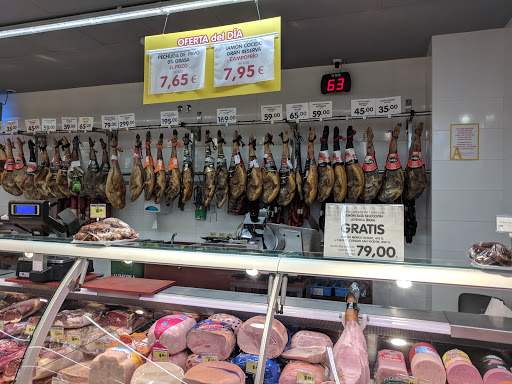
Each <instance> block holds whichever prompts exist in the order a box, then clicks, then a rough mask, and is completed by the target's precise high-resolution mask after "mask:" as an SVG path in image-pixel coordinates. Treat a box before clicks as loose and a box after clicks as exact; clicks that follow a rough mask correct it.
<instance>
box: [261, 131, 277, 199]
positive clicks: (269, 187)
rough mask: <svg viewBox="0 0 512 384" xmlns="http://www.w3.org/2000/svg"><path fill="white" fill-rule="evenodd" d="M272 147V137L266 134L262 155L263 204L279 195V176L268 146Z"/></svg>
mask: <svg viewBox="0 0 512 384" xmlns="http://www.w3.org/2000/svg"><path fill="white" fill-rule="evenodd" d="M271 144H272V145H274V143H273V142H272V135H271V134H270V133H268V132H267V134H266V135H265V142H264V145H265V153H264V155H263V170H262V173H263V194H262V196H261V200H262V201H263V202H264V203H265V204H270V203H271V202H273V201H274V200H275V198H276V197H277V195H278V194H279V187H280V182H279V175H278V172H277V166H276V162H275V161H274V157H273V156H272V151H271V150H270V145H271Z"/></svg>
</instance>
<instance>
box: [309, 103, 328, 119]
mask: <svg viewBox="0 0 512 384" xmlns="http://www.w3.org/2000/svg"><path fill="white" fill-rule="evenodd" d="M309 115H310V116H311V118H313V119H320V121H322V119H323V118H325V117H332V101H316V102H311V103H309Z"/></svg>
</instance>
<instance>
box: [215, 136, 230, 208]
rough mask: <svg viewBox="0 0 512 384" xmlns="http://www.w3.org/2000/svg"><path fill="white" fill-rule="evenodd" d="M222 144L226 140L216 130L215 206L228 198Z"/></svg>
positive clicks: (227, 183) (225, 163)
mask: <svg viewBox="0 0 512 384" xmlns="http://www.w3.org/2000/svg"><path fill="white" fill-rule="evenodd" d="M223 144H226V140H224V139H223V138H222V132H221V131H220V130H219V131H217V146H218V148H219V149H218V152H217V171H216V173H215V179H216V180H215V184H216V187H215V197H216V199H217V208H221V207H222V206H223V205H224V203H225V202H226V200H227V198H228V193H229V181H228V178H229V176H228V165H227V161H226V156H224V148H223Z"/></svg>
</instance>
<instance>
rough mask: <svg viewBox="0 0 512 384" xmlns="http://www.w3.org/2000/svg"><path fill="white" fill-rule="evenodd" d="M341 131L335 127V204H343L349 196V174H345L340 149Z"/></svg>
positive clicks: (333, 192) (333, 157)
mask: <svg viewBox="0 0 512 384" xmlns="http://www.w3.org/2000/svg"><path fill="white" fill-rule="evenodd" d="M341 138H342V137H341V136H340V129H339V128H338V127H334V152H333V154H332V160H333V168H334V187H333V189H332V195H333V198H334V202H335V203H342V202H343V200H345V196H346V195H347V173H346V172H345V164H344V163H343V155H342V154H341V149H340V140H341Z"/></svg>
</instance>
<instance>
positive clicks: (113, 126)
mask: <svg viewBox="0 0 512 384" xmlns="http://www.w3.org/2000/svg"><path fill="white" fill-rule="evenodd" d="M101 128H103V129H108V130H109V131H115V130H117V129H118V128H119V122H118V121H117V115H101Z"/></svg>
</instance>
